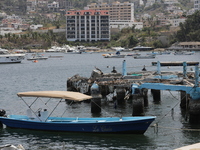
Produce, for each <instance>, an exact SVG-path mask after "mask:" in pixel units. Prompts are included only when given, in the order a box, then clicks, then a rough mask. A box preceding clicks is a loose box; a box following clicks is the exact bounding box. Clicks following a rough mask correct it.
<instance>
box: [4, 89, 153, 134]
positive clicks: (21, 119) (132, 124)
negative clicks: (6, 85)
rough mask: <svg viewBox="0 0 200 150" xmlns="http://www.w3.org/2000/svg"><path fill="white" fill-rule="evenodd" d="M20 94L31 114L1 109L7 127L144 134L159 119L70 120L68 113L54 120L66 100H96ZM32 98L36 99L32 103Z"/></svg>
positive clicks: (57, 94)
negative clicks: (7, 112)
mask: <svg viewBox="0 0 200 150" xmlns="http://www.w3.org/2000/svg"><path fill="white" fill-rule="evenodd" d="M17 95H18V96H19V97H20V98H21V100H22V101H23V102H24V103H25V104H26V105H27V107H28V110H27V114H26V115H7V114H6V112H5V110H1V111H0V123H1V124H4V125H6V127H11V128H23V129H33V130H48V131H61V132H62V131H67V132H93V133H129V134H131V133H135V134H143V133H144V132H145V131H146V130H147V129H148V127H149V126H150V124H151V123H152V122H153V121H154V120H155V118H156V117H154V116H138V117H104V118H79V117H76V118H66V117H63V115H64V113H63V114H61V115H60V116H59V117H53V116H52V114H53V113H54V111H55V110H56V108H57V109H58V105H59V104H61V106H62V105H63V102H64V103H66V99H67V100H71V101H76V102H80V101H83V100H88V99H92V96H88V95H85V94H82V93H79V92H69V91H32V92H21V93H18V94H17ZM30 97H31V98H34V99H33V100H31V99H30ZM25 99H26V100H25ZM38 101H41V102H43V104H45V105H44V106H46V108H39V109H37V108H35V107H34V106H35V103H36V102H38ZM52 101H53V102H54V103H55V105H54V106H55V107H53V108H52V109H51V111H49V109H50V107H51V106H52ZM49 103H51V105H50V104H49ZM39 106H40V107H41V106H42V105H39ZM47 109H48V110H47ZM48 111H49V112H48ZM63 111H64V112H65V111H66V110H63ZM1 126H2V125H1Z"/></svg>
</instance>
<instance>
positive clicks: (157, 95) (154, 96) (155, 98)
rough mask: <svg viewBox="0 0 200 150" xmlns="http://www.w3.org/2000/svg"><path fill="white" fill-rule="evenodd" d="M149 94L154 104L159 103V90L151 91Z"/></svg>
mask: <svg viewBox="0 0 200 150" xmlns="http://www.w3.org/2000/svg"><path fill="white" fill-rule="evenodd" d="M151 93H152V95H153V101H154V102H160V101H161V98H160V90H155V89H151Z"/></svg>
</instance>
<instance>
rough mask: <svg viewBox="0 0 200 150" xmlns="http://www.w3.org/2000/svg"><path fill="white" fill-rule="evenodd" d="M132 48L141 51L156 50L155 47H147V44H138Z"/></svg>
mask: <svg viewBox="0 0 200 150" xmlns="http://www.w3.org/2000/svg"><path fill="white" fill-rule="evenodd" d="M132 50H140V51H151V50H154V48H153V47H145V46H140V45H139V46H136V47H134V48H133V49H132Z"/></svg>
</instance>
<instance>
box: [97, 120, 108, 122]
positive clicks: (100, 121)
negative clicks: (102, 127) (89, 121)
mask: <svg viewBox="0 0 200 150" xmlns="http://www.w3.org/2000/svg"><path fill="white" fill-rule="evenodd" d="M97 122H106V120H98V121H97Z"/></svg>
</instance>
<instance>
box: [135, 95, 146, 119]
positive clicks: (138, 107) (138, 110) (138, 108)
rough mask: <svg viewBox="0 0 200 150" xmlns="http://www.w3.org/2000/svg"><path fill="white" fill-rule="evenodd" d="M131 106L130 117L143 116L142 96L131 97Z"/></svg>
mask: <svg viewBox="0 0 200 150" xmlns="http://www.w3.org/2000/svg"><path fill="white" fill-rule="evenodd" d="M132 102H133V105H132V108H133V110H132V116H141V115H144V99H143V96H142V95H137V96H134V97H133V100H132Z"/></svg>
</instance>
